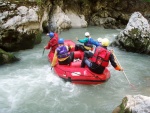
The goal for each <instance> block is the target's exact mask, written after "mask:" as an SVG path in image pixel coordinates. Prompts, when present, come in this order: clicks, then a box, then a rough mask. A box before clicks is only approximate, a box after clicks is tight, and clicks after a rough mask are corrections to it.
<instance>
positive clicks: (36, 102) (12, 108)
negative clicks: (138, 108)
mask: <svg viewBox="0 0 150 113" xmlns="http://www.w3.org/2000/svg"><path fill="white" fill-rule="evenodd" d="M86 31H89V32H90V33H91V36H92V37H93V38H94V39H96V38H98V37H103V38H104V37H107V38H109V39H110V41H111V42H112V41H113V40H114V37H115V36H116V35H117V34H118V33H119V32H120V31H119V30H111V29H107V30H106V29H103V28H99V27H88V28H81V29H71V30H69V31H64V32H62V33H61V34H60V37H63V38H65V39H72V40H73V41H75V37H79V38H83V37H84V32H86ZM42 38H43V40H42V43H41V44H39V45H36V46H35V47H34V49H30V50H25V51H19V52H18V53H14V54H15V55H16V56H17V57H19V58H20V59H21V61H19V62H16V63H14V64H7V65H4V66H1V67H0V113H111V112H112V111H113V109H115V107H116V106H118V105H119V104H120V103H121V101H122V98H123V97H124V96H126V95H137V94H142V95H145V96H150V88H149V87H150V74H149V73H150V67H149V64H150V56H148V55H141V54H137V53H131V52H125V51H122V50H119V49H118V48H111V47H110V48H109V49H114V51H115V54H116V56H117V58H118V60H119V62H120V64H121V65H122V67H123V68H124V71H125V73H126V75H127V77H128V79H129V81H130V82H131V83H132V84H133V85H134V87H131V85H129V83H128V81H127V80H126V78H125V76H124V74H123V73H122V72H119V71H115V70H114V68H113V67H112V66H109V70H110V72H111V78H110V79H109V80H108V81H107V82H105V83H104V84H101V85H91V86H89V85H74V84H71V83H69V82H64V81H63V80H62V79H60V78H59V77H58V76H57V75H55V73H54V72H53V71H51V70H50V63H49V62H48V60H47V54H48V52H49V51H48V50H46V51H45V52H44V55H42V52H43V47H44V46H45V45H46V44H47V42H48V40H49V38H48V37H47V36H45V35H44V34H43V37H42Z"/></svg>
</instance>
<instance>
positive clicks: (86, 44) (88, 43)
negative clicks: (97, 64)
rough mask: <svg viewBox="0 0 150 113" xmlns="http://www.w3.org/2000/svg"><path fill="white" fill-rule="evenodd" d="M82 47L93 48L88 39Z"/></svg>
mask: <svg viewBox="0 0 150 113" xmlns="http://www.w3.org/2000/svg"><path fill="white" fill-rule="evenodd" d="M84 46H87V47H91V48H92V47H93V45H92V44H91V42H90V38H89V39H88V41H87V42H85V43H84Z"/></svg>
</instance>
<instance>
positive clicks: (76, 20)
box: [66, 11, 87, 28]
mask: <svg viewBox="0 0 150 113" xmlns="http://www.w3.org/2000/svg"><path fill="white" fill-rule="evenodd" d="M66 15H67V16H68V17H69V19H70V21H71V27H73V28H81V27H87V22H86V21H85V17H84V15H77V14H75V13H73V12H72V11H67V12H66Z"/></svg>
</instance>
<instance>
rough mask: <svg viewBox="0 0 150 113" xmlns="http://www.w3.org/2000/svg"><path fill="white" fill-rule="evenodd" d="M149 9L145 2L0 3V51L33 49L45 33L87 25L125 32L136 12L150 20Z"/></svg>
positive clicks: (27, 0)
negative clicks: (123, 29) (121, 29)
mask: <svg viewBox="0 0 150 113" xmlns="http://www.w3.org/2000/svg"><path fill="white" fill-rule="evenodd" d="M149 6H150V2H146V1H144V0H126V1H124V0H114V1H113V2H112V0H92V1H91V0H25V1H21V0H0V48H1V49H3V50H5V51H18V50H23V49H30V48H33V47H34V45H35V44H37V43H40V42H41V33H42V32H43V31H44V32H49V31H56V32H60V31H61V30H63V29H70V28H72V27H87V26H88V25H96V26H103V27H105V28H124V27H125V26H126V24H127V23H128V20H129V18H130V16H131V14H132V13H133V12H135V11H139V12H140V13H141V14H142V15H143V16H144V17H145V18H147V19H148V20H149V19H150V7H149Z"/></svg>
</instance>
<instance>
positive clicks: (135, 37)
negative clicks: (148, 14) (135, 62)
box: [112, 12, 150, 54]
mask: <svg viewBox="0 0 150 113" xmlns="http://www.w3.org/2000/svg"><path fill="white" fill-rule="evenodd" d="M112 45H114V46H118V47H120V48H122V49H125V50H127V51H132V52H137V53H145V54H150V25H149V23H148V21H147V19H146V18H144V17H143V16H142V14H141V13H139V12H135V13H133V14H132V15H131V17H130V19H129V22H128V24H127V26H126V28H125V29H124V30H123V31H121V32H120V34H119V35H118V36H117V38H116V40H115V41H114V42H113V43H112Z"/></svg>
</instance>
